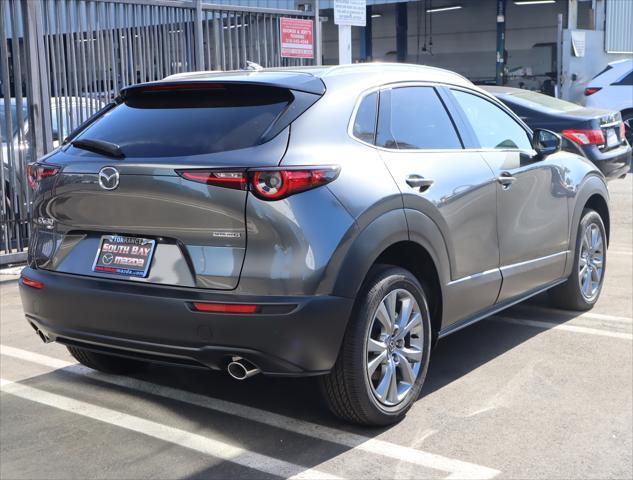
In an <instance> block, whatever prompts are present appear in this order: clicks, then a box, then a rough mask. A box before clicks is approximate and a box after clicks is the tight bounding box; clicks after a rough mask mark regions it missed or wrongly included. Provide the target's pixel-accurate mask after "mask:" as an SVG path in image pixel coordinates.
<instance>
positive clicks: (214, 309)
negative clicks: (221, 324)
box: [193, 302, 257, 313]
mask: <svg viewBox="0 0 633 480" xmlns="http://www.w3.org/2000/svg"><path fill="white" fill-rule="evenodd" d="M193 309H194V310H196V311H198V312H211V313H256V312H257V305H247V304H244V303H199V302H194V304H193Z"/></svg>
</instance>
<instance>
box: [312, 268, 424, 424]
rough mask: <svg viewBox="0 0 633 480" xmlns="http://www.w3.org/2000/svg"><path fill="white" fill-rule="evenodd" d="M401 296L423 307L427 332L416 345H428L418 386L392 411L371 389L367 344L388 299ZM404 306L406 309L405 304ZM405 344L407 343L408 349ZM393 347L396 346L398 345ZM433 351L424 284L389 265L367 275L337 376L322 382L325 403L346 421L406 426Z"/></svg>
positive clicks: (418, 336) (420, 328)
mask: <svg viewBox="0 0 633 480" xmlns="http://www.w3.org/2000/svg"><path fill="white" fill-rule="evenodd" d="M395 290H399V291H402V290H405V291H406V292H404V293H403V292H401V294H402V293H403V294H404V295H406V294H407V293H409V294H410V295H412V296H413V298H414V299H415V300H416V302H417V306H418V307H419V312H420V316H421V319H422V320H421V326H418V328H417V331H418V333H416V334H415V338H416V342H421V343H422V345H421V348H420V350H421V362H420V365H419V367H417V368H419V370H418V372H417V377H416V379H415V382H413V383H410V382H409V383H407V384H408V385H412V387H411V388H410V389H409V393H408V394H407V395H406V396H405V397H404V399H403V400H402V401H400V403H398V404H396V405H394V406H391V407H389V406H386V405H383V404H381V402H380V401H379V399H378V398H377V396H376V394H375V393H374V390H373V389H374V387H372V386H371V384H370V382H372V380H371V378H370V376H371V375H370V374H369V373H368V372H367V370H366V369H367V368H368V367H367V360H368V358H367V349H366V344H367V341H368V335H371V334H372V333H371V329H372V328H374V325H375V315H376V312H377V310H378V307H379V306H380V304H381V302H382V301H383V299H385V298H386V296H387V294H388V293H389V292H392V291H395ZM397 298H398V297H397V296H396V299H397ZM396 301H398V300H396ZM399 305H400V306H401V308H402V303H400V304H399ZM394 335H396V333H394ZM408 338H409V340H408V341H409V342H411V341H412V340H411V338H412V337H408ZM405 341H406V340H402V342H403V344H404V342H405ZM386 343H387V342H386V341H385V344H386ZM391 343H392V346H393V342H391ZM405 347H406V345H405ZM430 351H431V321H430V312H429V308H428V303H427V301H426V295H425V293H424V289H423V288H422V286H421V285H420V282H418V280H417V279H416V278H415V277H414V276H413V275H412V274H411V273H410V272H408V271H407V270H404V269H402V268H397V267H391V266H384V265H381V266H377V267H374V268H372V270H371V271H370V272H369V274H368V275H367V280H366V281H365V284H364V285H363V287H362V288H361V290H360V292H359V294H358V297H357V301H356V305H355V308H354V311H353V313H352V316H351V318H350V321H349V325H348V327H347V330H346V332H345V337H344V339H343V344H342V346H341V350H340V352H339V356H338V359H337V361H336V363H335V365H334V367H333V369H332V371H331V372H330V373H329V374H328V375H324V376H323V377H321V379H320V384H321V390H322V393H323V397H324V399H325V401H326V403H327V405H328V406H329V408H330V410H331V411H332V412H333V413H334V414H335V415H336V416H338V417H339V418H341V419H343V420H346V421H349V422H353V423H357V424H361V425H369V426H385V425H391V424H393V423H396V422H398V421H400V420H402V418H403V417H404V416H405V415H406V413H407V411H408V410H409V409H410V408H411V406H412V405H413V403H414V402H415V401H416V400H417V399H418V397H419V395H420V390H421V389H422V384H423V383H424V379H425V378H426V373H427V369H428V364H429V357H430ZM389 352H390V351H387V355H392V356H393V353H389ZM393 358H396V357H393ZM379 368H381V369H382V368H383V367H382V366H381V367H379ZM394 368H395V367H394ZM401 368H404V366H402V367H401ZM393 371H399V370H397V369H396V370H393ZM381 372H384V370H381ZM396 379H397V374H396Z"/></svg>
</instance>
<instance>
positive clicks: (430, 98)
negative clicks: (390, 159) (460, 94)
mask: <svg viewBox="0 0 633 480" xmlns="http://www.w3.org/2000/svg"><path fill="white" fill-rule="evenodd" d="M389 95H390V96H391V101H390V102H384V103H386V104H387V105H385V107H386V108H384V109H383V107H382V105H383V101H382V99H381V102H380V104H381V108H380V126H379V128H378V137H377V139H376V143H377V144H378V145H379V146H381V147H385V148H397V149H400V150H408V149H443V148H460V149H461V148H462V145H461V142H460V140H459V137H458V136H457V132H456V131H455V127H454V126H453V122H451V119H450V117H449V116H448V113H447V112H446V109H445V108H444V105H443V104H442V101H441V100H440V98H439V97H438V95H437V93H436V92H435V89H433V88H431V87H404V88H394V89H393V90H391V91H390V93H389Z"/></svg>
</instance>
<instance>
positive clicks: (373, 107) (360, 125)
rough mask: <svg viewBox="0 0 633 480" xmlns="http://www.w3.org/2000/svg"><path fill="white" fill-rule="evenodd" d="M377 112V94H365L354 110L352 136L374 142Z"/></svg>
mask: <svg viewBox="0 0 633 480" xmlns="http://www.w3.org/2000/svg"><path fill="white" fill-rule="evenodd" d="M377 114H378V94H377V93H370V94H369V95H367V96H366V97H365V98H364V99H363V101H362V102H361V104H360V106H359V107H358V111H357V112H356V118H354V132H353V134H354V136H355V137H356V138H358V139H359V140H362V141H363V142H367V143H372V144H373V143H374V134H375V132H376V115H377Z"/></svg>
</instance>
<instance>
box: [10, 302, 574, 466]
mask: <svg viewBox="0 0 633 480" xmlns="http://www.w3.org/2000/svg"><path fill="white" fill-rule="evenodd" d="M537 303H539V302H538V299H537ZM524 306H525V304H524ZM511 313H512V312H511V311H510V312H508V314H511ZM568 319H569V318H567V319H566V320H568ZM564 321H565V320H561V321H560V323H564ZM557 324H558V323H552V325H553V326H554V325H557ZM544 331H545V330H543V329H538V328H526V327H523V326H520V325H512V324H508V323H505V322H501V321H499V320H495V319H494V318H493V319H488V320H483V321H482V322H479V323H477V324H475V325H472V326H470V327H468V328H465V329H464V330H461V331H459V332H457V333H455V334H453V335H451V336H449V337H447V338H445V339H443V340H442V341H441V342H440V343H439V345H438V346H437V348H436V349H435V350H434V352H433V354H432V357H431V363H430V366H429V372H428V375H427V380H426V384H425V386H424V389H423V391H422V394H421V398H420V400H419V401H420V402H423V401H424V397H425V396H427V395H429V394H431V393H433V392H435V391H437V390H439V389H442V388H443V387H445V386H447V385H449V384H450V383H452V382H454V381H456V380H458V379H460V378H462V377H464V376H465V375H468V374H469V372H471V371H473V370H475V369H476V368H478V367H480V366H481V365H484V364H485V363H487V362H490V361H491V360H494V359H495V358H496V357H498V356H500V355H502V354H504V353H506V352H508V351H509V350H512V349H513V348H515V347H517V346H518V345H520V344H522V343H524V342H525V341H528V340H529V339H531V338H533V337H534V336H536V335H538V334H540V333H542V332H544ZM74 368H76V367H68V368H67V369H60V370H56V371H53V372H50V373H47V374H43V375H39V376H36V377H32V378H30V379H28V380H25V381H23V382H21V383H24V384H27V385H31V386H34V387H36V388H40V389H44V390H48V389H51V390H58V391H59V393H61V394H62V395H68V396H75V394H76V395H77V397H79V398H81V397H84V396H85V397H87V398H93V397H94V396H95V395H97V398H101V397H100V395H101V394H100V393H99V392H102V393H103V394H104V397H103V398H104V399H105V397H106V396H110V395H112V396H113V397H119V400H118V402H121V401H123V402H130V400H129V399H130V398H135V399H137V400H136V401H134V402H130V403H129V404H130V405H132V404H136V403H139V405H140V404H145V405H146V406H147V408H148V409H155V410H156V411H164V412H169V413H167V415H170V416H171V417H174V416H176V417H177V418H178V419H180V420H179V422H182V423H183V424H184V425H188V426H189V427H187V429H188V430H190V431H193V432H203V431H205V430H206V431H207V432H208V434H209V435H212V436H218V437H220V438H222V439H223V440H225V441H227V442H228V443H231V444H235V445H240V446H242V447H243V448H244V449H246V450H251V451H259V452H263V453H265V454H268V455H270V456H272V457H276V456H282V457H283V458H284V459H286V461H291V462H293V463H296V464H298V465H302V466H306V467H307V468H312V467H315V466H317V465H319V464H322V463H323V462H327V461H328V460H331V459H334V458H336V457H338V456H339V455H341V454H342V453H344V452H346V451H348V450H350V449H351V448H352V447H351V446H350V445H342V444H338V443H331V442H327V441H322V440H320V439H318V438H315V437H312V436H311V437H306V436H303V435H300V434H298V433H297V432H294V433H293V432H292V431H291V430H289V431H280V430H278V429H276V428H275V427H272V426H263V428H260V427H259V426H258V427H256V425H258V424H257V423H254V421H253V420H248V419H247V418H240V410H239V407H240V405H246V406H250V407H254V408H257V409H259V410H263V411H268V412H274V413H277V414H279V415H283V416H284V417H293V418H296V419H301V420H302V421H303V422H313V423H316V424H320V425H324V426H329V427H332V428H335V429H338V430H342V431H346V432H349V433H352V434H357V435H359V437H358V439H359V440H358V443H362V442H363V441H364V440H366V439H367V438H373V437H377V436H379V435H380V434H382V433H384V432H386V431H388V430H389V429H390V428H393V427H387V428H363V427H358V426H353V425H349V424H347V423H345V422H342V421H340V420H338V419H336V418H335V417H334V416H333V415H332V414H331V413H330V412H329V411H328V410H327V408H326V406H325V405H324V403H323V402H322V400H321V398H320V392H319V386H318V380H317V379H316V378H276V377H265V376H262V375H258V376H255V377H253V378H251V379H249V380H247V381H242V382H240V381H236V380H234V379H232V378H230V377H229V376H228V374H226V372H214V371H207V370H196V369H186V368H177V367H168V366H160V365H148V367H147V368H146V369H145V370H144V371H143V372H142V373H140V374H138V375H135V376H134V378H135V379H137V380H144V381H146V382H151V383H152V384H155V385H159V386H160V385H162V386H165V387H170V388H171V389H177V390H182V391H185V392H191V393H195V394H199V395H203V396H205V397H213V398H216V399H220V400H225V401H227V402H231V403H232V404H233V408H234V412H235V414H234V415H231V414H227V413H221V412H219V411H216V410H213V409H212V408H211V409H210V408H205V407H202V406H197V405H192V404H189V403H182V402H181V401H179V400H178V398H177V396H176V397H174V396H173V395H172V396H171V397H169V398H168V397H165V396H162V395H161V394H160V387H159V388H158V389H157V394H156V395H154V394H152V393H148V392H141V391H137V390H134V389H133V388H132V389H129V388H126V387H124V386H121V385H114V384H112V383H108V381H107V379H106V380H105V381H101V380H100V375H101V374H94V375H93V374H89V375H83V374H82V375H77V374H76V373H73V372H72V370H73V369H74ZM73 392H76V393H73ZM120 395H123V396H124V397H123V400H121V398H120ZM92 401H93V402H94V400H92ZM109 401H113V400H109ZM99 403H101V402H99ZM104 403H106V401H105V400H104ZM106 404H107V403H106ZM126 404H127V403H126ZM135 408H137V409H138V408H141V407H139V406H136V407H135ZM132 413H133V412H132ZM137 415H138V413H137ZM172 421H173V420H172ZM288 432H289V433H288ZM283 439H285V440H283ZM165 448H167V447H165ZM154 453H156V452H154ZM227 468H229V467H228V466H227V465H226V462H223V461H214V462H210V463H209V465H208V467H205V468H203V469H202V470H199V471H197V472H195V474H191V475H190V476H189V477H186V478H209V477H214V476H217V475H223V476H226V475H227V470H226V469H227ZM253 473H256V475H255V477H258V478H263V477H268V476H269V475H266V474H264V473H263V472H253ZM236 474H237V473H236ZM247 476H248V475H247Z"/></svg>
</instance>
